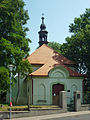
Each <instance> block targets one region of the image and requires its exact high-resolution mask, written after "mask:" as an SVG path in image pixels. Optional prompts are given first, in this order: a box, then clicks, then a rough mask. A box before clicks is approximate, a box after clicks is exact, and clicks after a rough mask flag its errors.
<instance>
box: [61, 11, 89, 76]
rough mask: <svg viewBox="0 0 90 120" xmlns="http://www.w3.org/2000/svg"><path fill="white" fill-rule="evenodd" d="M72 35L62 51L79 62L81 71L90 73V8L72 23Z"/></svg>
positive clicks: (67, 39) (78, 65)
mask: <svg viewBox="0 0 90 120" xmlns="http://www.w3.org/2000/svg"><path fill="white" fill-rule="evenodd" d="M69 31H70V32H71V33H72V35H71V37H67V38H66V43H64V44H63V45H62V46H61V48H60V51H61V53H62V54H63V55H64V56H66V57H67V58H69V59H71V60H73V61H75V62H76V64H77V69H78V71H79V72H80V73H85V74H86V73H87V74H90V9H86V11H85V13H84V14H82V15H80V17H78V18H75V19H74V23H72V24H70V26H69Z"/></svg>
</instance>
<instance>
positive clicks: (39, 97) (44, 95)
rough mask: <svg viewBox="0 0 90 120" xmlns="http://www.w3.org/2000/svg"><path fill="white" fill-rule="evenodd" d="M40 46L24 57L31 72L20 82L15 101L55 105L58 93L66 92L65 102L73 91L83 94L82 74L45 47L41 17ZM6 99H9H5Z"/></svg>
mask: <svg viewBox="0 0 90 120" xmlns="http://www.w3.org/2000/svg"><path fill="white" fill-rule="evenodd" d="M38 34H39V48H38V49H36V50H35V51H34V52H33V53H32V54H31V55H29V56H28V58H27V60H28V61H29V62H30V64H31V66H32V68H33V72H32V73H30V80H29V81H24V80H23V78H22V79H21V81H20V94H19V98H18V104H27V103H30V104H33V105H58V103H59V92H60V91H66V93H67V104H71V103H72V102H73V92H74V91H77V90H78V91H80V93H81V101H82V96H83V89H82V86H83V79H84V77H83V75H81V74H80V73H78V72H76V71H75V63H74V62H73V61H71V60H69V59H67V58H66V57H64V56H62V55H61V54H59V53H57V52H56V51H54V50H53V49H52V48H50V47H48V45H47V44H48V41H47V35H48V32H47V30H46V25H45V24H44V17H42V23H41V26H40V31H39V32H38ZM12 91H13V93H12V94H13V95H12V100H13V101H12V102H14V103H15V101H16V94H17V82H16V83H15V86H14V87H13V90H12ZM7 101H8V100H7Z"/></svg>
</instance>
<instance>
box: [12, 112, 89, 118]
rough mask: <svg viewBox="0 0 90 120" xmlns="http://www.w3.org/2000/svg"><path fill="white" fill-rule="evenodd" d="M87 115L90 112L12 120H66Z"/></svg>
mask: <svg viewBox="0 0 90 120" xmlns="http://www.w3.org/2000/svg"><path fill="white" fill-rule="evenodd" d="M85 114H88V115H90V111H79V112H67V113H60V114H51V115H42V116H35V117H24V118H15V119H12V120H49V119H51V120H52V119H53V120H54V119H55V120H59V119H56V118H65V117H70V116H77V115H85ZM66 120H69V119H66ZM72 120H73V119H72Z"/></svg>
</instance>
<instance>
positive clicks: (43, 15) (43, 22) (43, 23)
mask: <svg viewBox="0 0 90 120" xmlns="http://www.w3.org/2000/svg"><path fill="white" fill-rule="evenodd" d="M42 24H44V13H42Z"/></svg>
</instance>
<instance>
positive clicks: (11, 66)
mask: <svg viewBox="0 0 90 120" xmlns="http://www.w3.org/2000/svg"><path fill="white" fill-rule="evenodd" d="M9 69H10V116H9V118H10V119H11V106H12V99H11V97H12V70H13V65H12V64H11V65H9Z"/></svg>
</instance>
